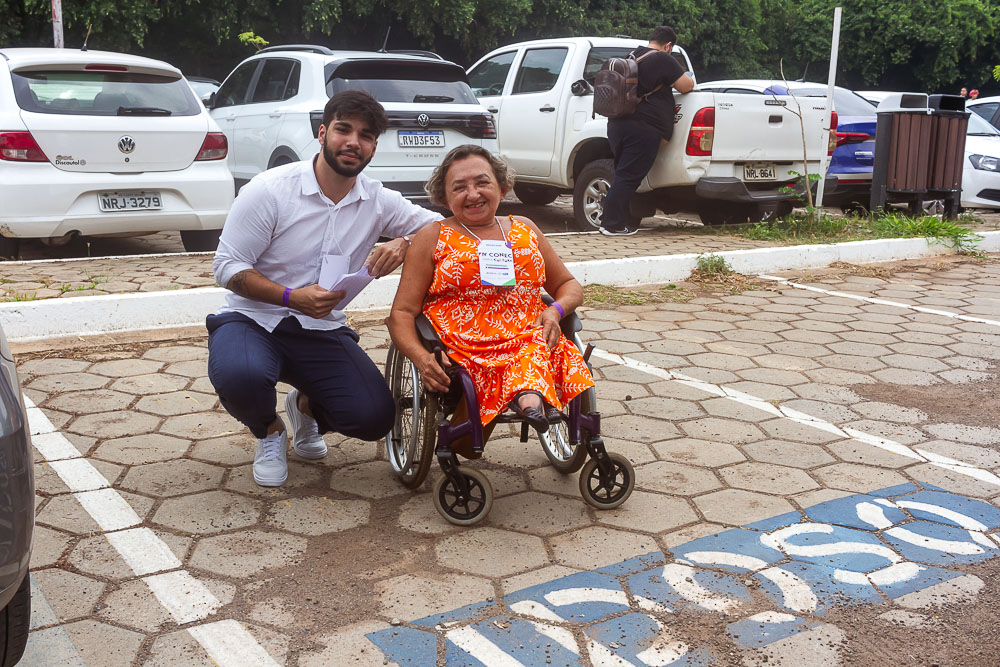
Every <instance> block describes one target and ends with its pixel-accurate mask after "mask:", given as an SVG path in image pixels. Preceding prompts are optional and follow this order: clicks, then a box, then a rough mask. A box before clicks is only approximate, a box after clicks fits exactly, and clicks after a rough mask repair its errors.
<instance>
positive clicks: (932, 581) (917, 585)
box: [879, 565, 962, 600]
mask: <svg viewBox="0 0 1000 667" xmlns="http://www.w3.org/2000/svg"><path fill="white" fill-rule="evenodd" d="M918 567H919V568H920V571H919V573H917V575H916V576H914V577H912V578H910V579H907V580H906V581H901V582H898V583H895V584H882V585H880V586H879V588H881V589H882V591H883V592H884V593H885V594H886V595H888V596H889V599H890V600H895V599H896V598H898V597H902V596H904V595H906V594H907V593H915V592H916V591H922V590H923V589H925V588H930V587H931V586H935V585H937V584H940V583H944V582H945V581H951V580H952V579H957V578H958V577H961V576H962V573H961V572H955V571H954V570H945V569H944V568H940V567H932V566H929V565H919V566H918Z"/></svg>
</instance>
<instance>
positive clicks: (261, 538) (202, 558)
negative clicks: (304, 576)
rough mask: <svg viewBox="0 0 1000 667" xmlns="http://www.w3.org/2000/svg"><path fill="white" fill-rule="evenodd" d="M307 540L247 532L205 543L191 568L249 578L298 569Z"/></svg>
mask: <svg viewBox="0 0 1000 667" xmlns="http://www.w3.org/2000/svg"><path fill="white" fill-rule="evenodd" d="M307 544H308V542H307V540H306V539H305V538H303V537H299V536H297V535H289V534H288V533H279V532H264V531H261V530H247V531H243V532H239V533H232V534H229V535H216V536H213V537H207V538H205V539H203V540H201V541H200V542H199V543H198V545H197V546H196V547H195V549H194V552H193V553H192V555H191V565H192V567H196V568H199V569H203V570H207V571H209V572H213V573H216V574H219V575H222V576H228V577H248V576H253V575H255V574H259V573H261V572H264V571H266V570H271V569H274V568H278V567H284V566H287V565H294V564H295V563H297V562H298V561H299V559H300V558H301V556H302V554H303V553H304V552H305V550H306V546H307Z"/></svg>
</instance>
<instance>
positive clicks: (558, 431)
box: [538, 387, 597, 475]
mask: <svg viewBox="0 0 1000 667" xmlns="http://www.w3.org/2000/svg"><path fill="white" fill-rule="evenodd" d="M596 404H597V400H596V392H595V391H594V388H593V387H590V388H589V389H587V390H586V391H585V392H583V394H581V395H580V411H581V412H594V411H595V410H597V405H596ZM585 437H586V436H585ZM538 439H539V440H540V441H541V443H542V451H543V452H545V456H546V457H547V458H548V459H549V463H551V464H552V467H553V468H555V469H556V470H557V471H558V472H560V473H562V474H563V475H569V474H572V473H574V472H576V471H577V470H579V469H580V468H581V467H583V464H584V462H585V461H586V460H587V447H586V445H584V444H583V443H582V442H581V443H580V444H579V445H577V446H576V449H574V448H573V447H572V446H571V445H570V444H569V425H568V424H567V423H566V422H559V423H558V424H553V425H552V426H550V427H549V432H548V433H545V434H541V433H539V434H538Z"/></svg>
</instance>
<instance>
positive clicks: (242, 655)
mask: <svg viewBox="0 0 1000 667" xmlns="http://www.w3.org/2000/svg"><path fill="white" fill-rule="evenodd" d="M188 632H189V633H190V634H191V636H192V637H194V638H195V639H196V640H197V641H198V643H199V644H201V645H202V646H203V647H204V648H205V650H206V651H208V655H209V656H210V657H211V658H212V660H213V662H214V663H215V664H217V665H219V667H278V663H277V662H275V661H274V658H272V657H271V656H270V655H268V653H267V651H265V650H264V649H263V648H261V645H260V644H258V643H257V640H255V639H254V638H253V635H251V634H250V632H249V631H247V629H246V627H244V626H243V625H242V624H241V623H239V622H237V621H234V620H226V621H217V622H215V623H206V624H204V625H199V626H197V627H194V628H190V629H189V630H188Z"/></svg>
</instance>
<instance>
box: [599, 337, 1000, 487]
mask: <svg viewBox="0 0 1000 667" xmlns="http://www.w3.org/2000/svg"><path fill="white" fill-rule="evenodd" d="M593 355H594V356H596V357H598V358H600V359H606V360H607V361H611V362H614V363H616V364H619V365H621V366H626V367H628V368H634V369H635V370H637V371H641V372H643V373H647V374H649V375H652V376H654V377H658V378H662V379H664V380H673V381H675V382H679V383H680V384H683V385H687V386H689V387H693V388H695V389H700V390H701V391H704V392H705V393H706V394H709V395H714V396H720V397H723V398H728V399H729V400H731V401H736V402H737V403H740V404H742V405H747V406H750V407H753V408H757V409H758V410H764V411H765V412H768V413H770V414H773V415H775V416H776V417H782V418H784V419H790V420H792V421H794V422H796V423H799V424H802V425H804V426H809V427H811V428H815V429H819V430H822V431H826V432H827V433H832V434H834V435H837V436H839V437H842V438H844V439H850V440H855V441H857V442H861V443H864V444H866V445H871V446H873V447H878V448H879V449H884V450H886V451H888V452H892V453H893V454H898V455H900V456H905V457H907V458H911V459H914V460H916V461H923V462H926V463H930V464H931V465H934V466H938V467H940V468H944V469H946V470H951V471H953V472H957V473H959V474H961V475H965V476H967V477H972V478H974V479H978V480H980V481H982V482H986V483H988V484H993V485H996V486H1000V477H997V476H996V475H994V474H993V473H992V472H990V471H988V470H983V469H981V468H977V467H976V466H974V465H972V464H970V463H963V462H962V461H956V460H955V459H949V458H947V457H942V456H938V455H935V454H930V453H927V452H921V451H919V450H917V451H914V450H913V449H911V448H909V447H907V446H906V445H904V444H902V443H900V442H895V441H893V440H887V439H885V438H879V437H878V436H874V435H871V434H869V433H863V432H862V431H858V430H855V429H852V428H847V427H845V428H843V429H842V428H840V427H839V426H837V425H836V424H832V423H830V422H828V421H825V420H823V419H820V418H818V417H813V416H811V415H807V414H805V413H804V412H799V411H798V410H793V409H792V408H787V407H784V406H782V405H780V404H779V405H774V404H773V403H769V402H768V401H765V400H763V399H761V398H757V397H755V396H751V395H749V394H746V393H743V392H740V391H734V390H732V389H728V388H726V387H723V386H720V385H715V384H712V383H710V382H704V381H702V380H697V379H695V378H692V377H688V376H687V375H684V374H682V373H676V372H674V371H668V370H666V369H663V368H659V367H657V366H653V365H652V364H647V363H646V362H644V361H639V360H638V359H632V358H630V357H626V356H623V355H620V354H615V353H613V352H606V351H604V350H601V349H599V348H595V349H594V351H593Z"/></svg>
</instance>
